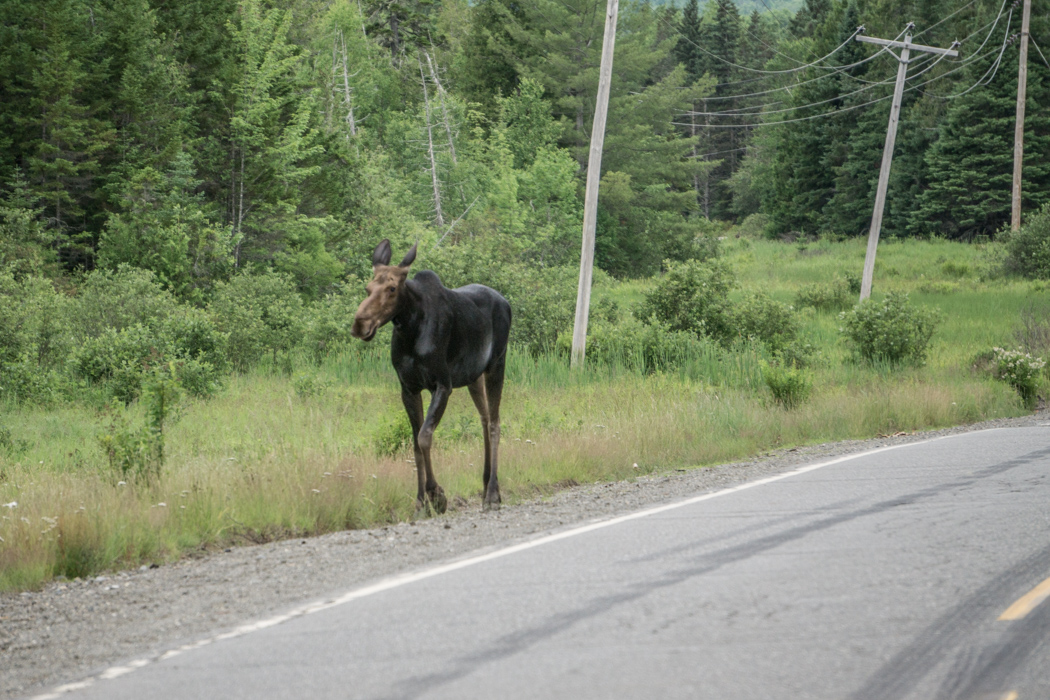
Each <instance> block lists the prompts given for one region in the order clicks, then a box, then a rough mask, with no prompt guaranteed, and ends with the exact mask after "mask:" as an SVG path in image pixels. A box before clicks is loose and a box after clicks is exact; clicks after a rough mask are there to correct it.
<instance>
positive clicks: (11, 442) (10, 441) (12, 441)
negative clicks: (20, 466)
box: [0, 425, 29, 459]
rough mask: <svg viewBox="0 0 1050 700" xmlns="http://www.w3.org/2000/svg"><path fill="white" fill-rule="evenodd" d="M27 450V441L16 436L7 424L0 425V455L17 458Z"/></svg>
mask: <svg viewBox="0 0 1050 700" xmlns="http://www.w3.org/2000/svg"><path fill="white" fill-rule="evenodd" d="M28 450H29V441H27V440H23V439H22V438H17V437H15V436H14V435H13V434H12V433H11V429H10V428H8V427H7V426H4V425H0V455H4V456H5V457H8V458H10V459H18V458H19V457H21V456H22V455H23V454H25V453H26V452H27V451H28Z"/></svg>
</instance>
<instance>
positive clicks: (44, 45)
mask: <svg viewBox="0 0 1050 700" xmlns="http://www.w3.org/2000/svg"><path fill="white" fill-rule="evenodd" d="M1044 2H1045V0H1035V7H1034V9H1033V13H1032V17H1033V20H1032V32H1031V34H1032V37H1033V40H1034V41H1036V42H1039V41H1042V42H1043V43H1048V44H1050V11H1048V10H1050V8H1047V7H1043V3H1044ZM759 7H760V8H761V10H762V11H759V8H755V9H752V10H751V12H750V13H744V12H742V11H741V10H740V8H738V7H737V6H736V5H735V4H734V2H733V0H710V1H709V2H708V3H707V4H706V5H703V6H701V5H699V4H698V2H697V0H688V2H686V4H685V5H684V6H683V7H676V6H675V5H673V4H660V5H656V4H649V3H645V2H634V1H633V0H632V1H628V2H625V3H624V4H623V5H622V8H621V13H620V21H619V28H618V39H617V46H616V57H615V67H614V75H613V84H612V98H611V104H610V108H609V109H610V116H609V122H608V129H607V136H606V141H605V155H604V160H603V163H602V167H603V172H602V188H601V195H600V203H599V207H600V213H599V221H598V235H597V241H598V243H597V247H598V264H599V266H600V267H601V268H602V269H604V270H605V271H607V272H608V273H610V274H612V275H614V276H618V277H623V276H646V275H651V274H653V273H654V272H656V271H658V270H659V269H660V267H661V264H662V262H663V261H664V260H667V259H672V260H673V259H688V258H690V257H696V255H697V251H696V250H695V248H696V247H697V246H698V245H699V246H701V247H702V246H703V242H702V239H703V237H704V236H705V235H710V234H712V233H717V231H718V230H719V226H718V223H719V222H737V223H739V222H742V221H744V220H745V219H747V218H748V217H752V219H751V221H750V224H751V226H752V228H758V229H760V230H761V231H763V232H764V233H765V234H767V235H770V236H782V235H785V234H792V233H795V234H806V235H820V234H830V235H833V236H836V237H852V236H858V235H863V234H865V233H866V230H867V226H868V224H869V222H870V216H871V212H870V209H871V202H872V200H873V188H874V184H875V181H876V179H877V172H878V165H879V162H880V159H881V154H882V146H883V141H884V138H885V130H886V121H887V115H888V111H889V99H888V97H889V96H890V94H891V91H892V87H893V85H892V82H893V79H894V76H895V74H896V70H897V61H896V60H894V57H893V56H891V55H890V54H889V52H887V51H879V47H877V46H873V45H871V44H862V43H860V42H857V41H854V40H853V37H854V35H855V34H856V33H857V30H858V27H861V26H863V28H864V29H863V32H864V33H865V34H867V35H869V36H877V37H884V38H891V39H892V38H901V36H902V34H903V33H904V30H905V22H906V21H912V22H914V23H915V26H914V28H913V29H911V30H909V31H910V32H911V33H912V34H913V37H914V41H916V42H925V43H927V44H929V45H933V46H942V47H947V46H949V45H951V43H952V41H953V40H956V39H958V40H960V41H961V44H960V46H959V49H960V55H959V57H958V58H945V57H937V56H934V55H931V54H913V60H912V65H911V66H909V79H908V83H907V89H906V91H905V93H904V95H905V97H904V104H903V112H902V119H901V124H900V129H899V134H898V137H897V157H896V160H895V161H894V167H893V174H892V179H891V182H890V193H891V194H890V197H889V205H888V209H887V212H886V220H885V225H884V235H887V236H896V237H921V238H926V237H930V236H939V237H947V238H954V239H965V240H972V239H973V238H974V237H978V236H985V237H992V236H994V235H995V233H996V231H997V230H999V229H1000V228H1001V227H1002V226H1003V224H1004V223H1005V222H1007V221H1008V219H1009V191H1010V184H1009V183H1010V175H1011V168H1012V158H1013V154H1012V135H1013V119H1014V106H1015V105H1014V101H1015V94H1016V93H1015V89H1016V77H1017V57H1018V51H1017V42H1016V38H1017V36H1018V33H1019V31H1020V16H1019V15H1020V12H1019V10H1018V4H1017V3H1013V4H1011V3H1010V2H1009V1H1008V2H1005V3H1004V2H1000V1H999V0H974V1H973V2H968V3H965V4H963V3H962V2H961V1H960V0H950V1H949V0H935V1H933V2H910V1H907V0H848V1H841V0H806V2H804V3H802V4H801V6H800V7H799V8H798V9H797V11H792V10H789V9H784V8H771V7H770V6H768V4H767V5H764V6H759ZM603 21H604V4H603V3H601V2H599V1H598V0H569V1H561V0H559V1H555V0H528V1H527V2H523V3H518V2H511V1H510V0H482V1H481V2H476V3H473V4H471V3H469V2H467V1H466V0H443V1H440V2H439V1H438V0H360V1H359V0H323V1H322V0H293V1H291V2H272V1H270V0H184V1H180V2H163V1H161V0H9V1H8V2H5V3H3V5H2V7H0V182H2V185H0V227H2V228H0V231H2V234H3V235H2V239H0V240H2V248H0V264H2V265H4V266H6V267H8V268H10V269H12V270H14V271H15V272H16V273H17V272H18V271H21V272H22V273H23V274H24V273H26V272H33V273H37V274H38V273H44V274H46V275H47V276H49V277H51V278H67V279H69V280H75V279H76V278H77V276H78V275H82V274H84V273H86V272H89V271H92V270H96V269H102V270H117V269H118V268H119V267H120V266H121V265H131V266H133V267H137V268H141V269H145V270H148V271H150V272H151V273H152V274H153V275H154V276H155V278H156V280H157V281H158V282H159V283H160V284H161V285H162V286H163V287H164V288H165V289H167V290H168V291H170V292H171V293H172V294H174V295H175V296H177V297H179V298H180V299H183V300H186V301H192V302H194V303H198V304H200V303H205V302H206V301H207V300H208V299H210V298H211V295H212V294H213V292H214V289H215V287H216V285H217V284H220V283H223V282H225V281H228V280H229V279H231V278H232V277H233V276H235V275H237V274H238V273H240V272H242V271H249V272H252V273H255V274H259V273H262V272H264V271H273V272H275V273H279V274H281V275H283V276H285V277H287V278H288V279H291V280H293V281H294V284H295V286H296V288H297V290H298V291H299V292H300V293H301V294H302V295H303V296H304V297H305V298H306V299H308V300H309V299H316V298H319V297H321V296H323V295H324V294H326V293H328V292H331V291H333V290H334V289H335V288H336V286H337V285H338V284H339V283H340V281H341V280H343V279H344V278H345V277H346V276H347V275H348V274H359V275H360V274H364V273H365V272H366V271H367V264H368V259H369V258H368V253H369V251H370V250H371V248H372V247H373V246H374V245H375V243H376V242H377V241H379V240H381V239H382V238H390V239H391V240H392V241H393V242H394V243H395V248H396V249H402V248H403V246H405V245H406V244H409V243H410V242H411V241H414V240H420V241H422V243H421V249H422V250H425V251H428V252H430V251H436V252H440V251H441V250H445V251H449V250H455V249H457V247H459V246H463V245H471V246H475V247H478V246H480V248H481V249H483V251H482V250H479V251H476V252H475V253H474V254H475V255H476V256H482V257H488V258H493V257H494V258H495V259H497V260H499V261H500V262H507V263H515V264H517V263H521V264H523V265H526V266H528V267H530V268H532V269H543V268H552V267H558V266H563V265H569V266H573V265H575V264H576V261H577V260H578V252H577V251H578V248H579V228H580V225H579V224H580V221H581V205H582V192H581V190H582V187H581V183H582V181H583V179H584V177H585V170H586V166H587V163H586V157H587V146H588V143H589V139H590V130H591V118H592V113H593V110H594V97H595V92H596V86H597V76H598V61H599V56H600V52H601V35H602V29H603ZM1043 37H1048V38H1046V39H1044V38H1043ZM1044 61H1045V59H1044V58H1043V57H1042V56H1041V53H1039V48H1038V43H1037V44H1036V48H1035V49H1034V50H1032V51H1031V68H1030V71H1029V77H1028V120H1027V127H1026V141H1025V190H1024V205H1025V209H1026V210H1028V211H1031V210H1032V209H1034V208H1037V207H1038V205H1040V204H1042V203H1043V202H1045V201H1046V200H1047V199H1048V197H1050V194H1048V192H1050V187H1048V185H1050V110H1048V109H1047V108H1046V107H1047V105H1048V103H1050V99H1048V97H1050V92H1048V91H1050V81H1048V77H1050V69H1048V67H1047V65H1045V63H1044ZM449 255H451V254H449ZM435 264H436V263H435ZM452 267H455V265H452ZM448 274H451V275H453V276H455V275H456V272H455V271H452V270H450V271H449V272H448Z"/></svg>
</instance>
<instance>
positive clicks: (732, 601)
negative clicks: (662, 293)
mask: <svg viewBox="0 0 1050 700" xmlns="http://www.w3.org/2000/svg"><path fill="white" fill-rule="evenodd" d="M1048 473H1050V427H1032V428H1019V429H1005V430H991V431H985V432H979V433H968V434H964V435H960V436H955V437H951V438H946V439H940V440H934V441H930V442H926V443H918V444H913V445H906V446H902V447H898V448H891V449H886V450H883V451H876V452H874V453H867V454H865V455H861V456H853V457H847V458H843V459H840V460H837V461H836V462H834V463H828V464H825V465H823V466H820V465H813V466H811V467H809V468H807V469H804V470H800V471H799V472H794V473H791V474H788V475H781V476H778V477H773V478H772V479H767V480H764V481H762V482H754V483H753V484H751V485H747V486H745V487H744V488H737V489H731V490H729V491H728V492H722V493H719V494H714V495H713V496H710V495H709V496H705V497H702V498H697V499H692V500H691V501H690V502H686V503H684V504H675V507H671V508H665V509H663V510H658V512H652V513H649V514H647V515H640V514H635V517H628V518H625V519H620V520H619V521H614V522H612V523H603V524H599V525H597V526H590V527H589V528H582V529H581V528H577V530H574V531H568V532H562V533H558V534H557V535H556V536H555V537H551V538H548V539H547V540H544V541H539V542H536V541H533V542H532V543H527V544H526V545H524V546H519V547H517V548H515V549H513V550H511V551H495V552H489V553H487V554H486V555H485V556H481V557H476V558H474V559H472V560H467V561H460V562H458V563H455V564H453V565H452V566H447V567H445V568H444V569H429V570H425V571H421V572H416V573H415V574H414V575H412V576H408V577H405V578H402V579H400V580H393V581H386V582H380V583H379V584H378V585H375V586H372V587H370V588H367V589H359V590H357V591H355V592H351V593H350V594H349V595H343V599H342V601H341V602H338V603H332V602H331V601H329V602H328V604H327V605H325V604H322V605H318V606H316V607H315V608H313V609H312V611H311V612H310V613H309V614H304V612H305V611H306V609H303V608H300V609H297V610H294V611H285V614H284V615H282V616H279V617H275V618H274V619H271V620H268V621H261V622H260V624H258V625H257V629H255V630H254V631H248V630H247V629H243V630H240V631H239V632H237V633H236V634H235V635H233V636H231V637H230V638H226V639H214V638H213V639H211V640H202V645H201V646H200V647H198V648H195V649H183V650H176V652H175V653H171V654H169V655H168V656H167V657H166V658H161V659H159V660H158V659H155V658H154V659H148V658H147V657H142V658H141V659H133V660H129V663H128V664H126V665H123V666H120V667H114V668H112V669H108V670H105V671H104V672H102V673H101V675H102V676H109V677H110V678H109V679H103V678H100V677H98V675H96V677H95V678H94V679H93V680H89V681H88V682H86V683H84V684H82V686H81V687H76V685H75V684H74V687H70V688H65V689H63V692H62V693H61V697H69V698H107V699H109V698H207V697H213V698H252V699H256V698H392V699H394V698H397V699H400V698H456V699H463V698H482V697H484V698H497V697H498V698H508V699H512V698H573V699H576V698H712V699H713V698H718V699H719V700H722V699H725V698H733V699H734V700H743V699H750V698H754V699H756V700H758V699H760V700H781V699H783V700H794V699H802V698H820V699H829V698H846V699H857V700H881V699H886V700H889V699H891V698H892V699H894V700H903V699H908V698H923V699H924V700H938V699H949V698H950V699H959V700H971V699H972V700H985V699H988V700H991V699H996V700H1028V699H1037V700H1046V699H1047V698H1050V635H1048V632H1050V601H1047V602H1043V603H1041V601H1042V600H1044V599H1045V597H1046V595H1047V594H1050V583H1044V582H1048V580H1050V478H1048ZM1040 584H1043V585H1042V586H1041V587H1040ZM339 595H342V594H341V593H336V594H334V597H338V596H339ZM1040 603H1041V604H1040ZM1004 613H1006V614H1005V615H1004ZM1004 616H1005V617H1009V618H1012V619H1000V618H1001V617H1004ZM275 623H277V624H275ZM139 666H141V667H139Z"/></svg>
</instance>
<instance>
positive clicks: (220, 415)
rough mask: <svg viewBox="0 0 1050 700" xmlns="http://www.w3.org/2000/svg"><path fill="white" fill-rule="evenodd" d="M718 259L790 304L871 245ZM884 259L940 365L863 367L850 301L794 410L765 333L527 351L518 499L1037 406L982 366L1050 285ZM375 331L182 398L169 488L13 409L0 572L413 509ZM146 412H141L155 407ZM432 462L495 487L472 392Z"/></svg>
mask: <svg viewBox="0 0 1050 700" xmlns="http://www.w3.org/2000/svg"><path fill="white" fill-rule="evenodd" d="M724 255H725V258H726V259H727V260H728V261H729V262H730V263H731V264H732V266H733V268H734V269H735V271H736V273H737V275H738V278H739V282H740V285H739V286H740V289H738V290H737V291H736V292H734V294H743V293H744V291H748V290H761V291H765V292H767V293H768V294H770V295H772V296H773V297H774V298H776V299H778V300H780V301H783V302H786V303H792V302H793V300H794V298H795V295H796V294H797V292H798V290H799V289H800V288H802V287H804V286H805V285H811V284H814V283H818V282H826V281H827V280H830V279H831V278H833V277H834V276H835V275H842V274H843V273H845V272H847V271H848V272H852V273H854V274H859V272H860V269H861V267H862V265H863V258H864V242H863V241H848V242H827V241H819V242H813V243H808V244H786V243H776V242H771V241H754V240H749V239H732V238H731V239H728V240H726V241H725V242H724ZM879 256H880V257H879V262H878V266H877V269H876V281H875V292H876V293H875V296H879V295H881V294H884V293H886V292H887V291H891V290H899V291H906V292H908V293H909V294H910V295H911V298H912V300H913V301H916V302H918V303H921V304H924V305H929V306H934V307H937V308H938V309H940V311H941V313H942V317H943V320H942V322H941V324H940V326H939V327H938V329H937V332H936V333H935V335H934V338H933V343H932V347H931V352H930V355H929V359H928V362H927V364H926V365H925V366H924V367H918V368H915V367H910V368H902V369H892V368H888V367H872V366H870V365H866V364H858V363H855V362H853V361H851V359H850V357H849V355H848V352H847V350H846V348H845V346H844V345H843V344H842V342H841V341H840V333H839V317H838V314H837V313H835V312H815V311H813V310H812V309H804V310H802V311H800V315H801V318H802V325H803V329H802V335H803V337H804V339H805V340H806V341H807V342H809V343H811V344H813V345H814V346H815V347H816V348H817V349H818V351H819V356H818V361H817V362H816V364H815V366H814V369H813V370H812V372H813V383H814V391H813V394H812V397H811V398H810V399H809V401H807V402H806V403H804V404H803V405H802V406H800V407H799V408H797V409H794V410H790V411H789V410H785V409H783V408H781V407H780V406H779V405H777V404H776V403H775V402H774V401H773V400H772V399H771V396H770V393H769V390H768V389H767V388H766V387H765V385H764V383H763V381H762V375H761V369H760V366H761V362H762V361H763V359H766V358H765V357H764V355H763V351H762V350H760V349H744V350H742V351H740V352H737V353H734V354H732V355H728V354H725V353H723V354H721V355H719V356H714V355H712V356H711V357H698V358H696V360H695V362H693V363H692V364H690V365H689V366H687V367H684V368H682V369H681V370H680V371H676V372H672V373H667V374H654V375H648V376H644V375H641V374H638V373H636V372H631V371H628V370H625V369H622V368H616V367H589V368H587V369H586V370H584V371H580V372H575V373H574V372H570V371H569V369H568V366H567V365H568V362H567V359H566V358H562V357H557V356H546V357H541V358H538V359H534V358H529V357H527V356H524V355H522V354H521V353H514V354H512V356H511V358H510V360H509V364H508V377H507V388H506V390H505V394H504V401H503V410H502V414H503V442H502V446H501V470H500V481H501V485H502V487H503V496H504V502H505V503H506V502H510V503H513V502H515V501H519V500H522V499H527V498H534V497H537V496H542V495H544V494H549V493H552V492H553V491H555V490H557V489H559V488H563V487H564V486H566V485H570V484H574V483H583V482H592V481H601V480H619V479H625V478H632V477H633V476H635V475H638V474H643V473H652V472H656V471H661V470H668V469H673V468H682V467H702V466H704V465H711V464H716V463H719V462H723V461H727V460H733V459H738V458H742V457H746V456H748V455H752V454H756V453H760V452H764V451H767V450H770V449H774V448H778V447H789V446H793V445H800V444H807V443H816V442H824V441H829V440H840V439H848V438H864V437H871V436H875V435H878V434H883V433H892V432H896V431H901V430H904V431H913V430H921V429H927V428H936V427H942V426H946V425H952V424H960V423H967V422H974V421H978V420H982V419H985V418H992V417H1002V416H1014V415H1020V414H1022V413H1023V412H1024V411H1025V409H1024V407H1023V406H1022V403H1021V401H1020V399H1019V397H1018V395H1017V393H1016V392H1015V391H1014V390H1013V389H1011V388H1010V387H1009V386H1007V385H1005V384H1003V383H1001V382H997V381H995V380H994V379H992V378H991V377H990V376H989V375H988V373H987V372H982V371H979V370H974V369H972V365H973V362H974V358H975V357H977V356H978V355H979V354H980V353H984V352H987V351H988V350H990V349H991V348H992V347H993V346H996V345H998V346H1015V345H1016V341H1015V339H1014V333H1015V331H1016V329H1017V327H1018V325H1019V323H1020V319H1021V314H1022V310H1023V309H1024V308H1025V307H1026V305H1027V306H1034V307H1035V308H1044V309H1045V308H1046V307H1047V306H1048V305H1050V295H1048V292H1047V290H1046V287H1045V285H1042V284H1040V283H1031V282H1027V281H1020V280H1012V279H1005V280H1004V279H998V278H996V277H995V276H994V275H990V274H989V271H991V270H993V269H994V268H995V264H996V256H997V250H996V247H995V246H994V245H988V246H973V245H965V244H957V243H946V242H919V241H908V242H895V241H886V242H884V244H882V245H881V247H880V251H879ZM650 283H651V282H646V281H627V282H608V283H606V284H605V286H603V287H601V288H599V289H596V291H595V294H596V297H597V298H602V297H607V298H611V299H614V300H616V301H617V303H618V304H619V305H620V307H621V308H625V309H626V308H630V307H631V306H632V305H633V304H635V303H637V302H638V301H640V300H641V299H642V296H643V294H644V292H645V290H646V288H647V287H648V285H649V284H650ZM377 343H378V344H375V345H373V346H372V347H370V348H368V349H366V350H364V351H362V350H361V349H356V350H353V351H350V352H346V353H343V354H341V355H338V356H334V357H329V358H328V359H327V360H326V361H325V362H324V363H323V364H322V365H320V366H315V365H313V364H312V363H310V362H308V361H307V360H306V359H305V358H300V360H299V361H298V362H297V363H296V364H295V369H294V371H293V373H292V375H290V376H289V375H287V374H285V373H283V372H276V371H271V369H270V368H267V367H261V368H258V369H257V370H255V371H254V372H252V373H249V374H246V375H240V376H235V377H233V378H231V380H230V382H229V384H228V386H227V388H226V389H225V390H224V391H223V392H222V393H221V394H220V395H219V396H217V397H216V398H213V399H212V400H210V401H207V402H184V403H183V404H182V406H181V408H180V410H179V416H178V420H177V421H175V422H174V423H171V424H170V426H169V427H168V428H167V430H166V464H165V467H164V471H163V475H162V478H161V479H160V481H159V482H158V483H155V484H153V485H145V484H136V483H135V482H134V481H131V482H130V483H126V484H120V483H118V480H119V479H118V477H117V476H115V474H114V473H113V472H112V470H111V469H110V468H109V466H108V462H107V459H106V457H105V455H104V454H103V452H102V449H101V448H100V446H99V442H98V439H97V436H98V435H99V433H100V432H101V431H102V429H103V426H104V424H105V422H106V420H108V418H107V417H106V416H105V415H102V414H100V413H99V412H97V411H96V410H94V409H91V408H88V407H84V406H80V405H64V406H58V407H52V408H50V409H43V408H27V407H21V408H17V409H16V408H13V407H7V408H4V409H3V410H2V411H0V426H2V427H3V428H5V429H6V432H5V433H3V434H4V435H6V436H7V437H6V438H5V440H4V441H2V442H0V538H2V540H0V589H19V588H30V587H34V586H38V585H40V584H41V583H42V582H45V581H47V580H49V579H50V578H53V577H55V576H67V577H74V576H84V575H89V574H93V573H96V572H99V571H103V570H106V569H111V568H119V567H129V566H137V565H139V564H140V563H142V562H147V561H157V560H170V559H174V558H178V557H180V556H183V555H185V554H186V553H187V552H190V551H195V550H202V549H204V550H206V549H209V548H216V547H222V546H225V545H227V544H229V543H236V542H255V541H265V540H269V539H274V538H280V537H287V536H300V535H306V534H316V533H322V532H327V531H332V530H337V529H341V528H353V527H367V526H370V525H375V524H378V523H383V522H390V521H397V520H403V519H408V518H411V517H413V506H414V498H415V476H414V465H413V464H412V463H411V460H410V458H411V450H410V449H407V450H406V449H403V448H402V449H397V447H396V446H397V444H398V442H399V439H400V438H403V437H404V432H403V431H404V428H403V423H404V421H403V418H402V417H401V414H402V409H401V403H400V398H399V391H398V386H397V379H396V376H395V375H394V372H393V370H392V369H391V368H390V366H389V362H388V359H387V356H386V353H387V349H386V347H385V346H384V345H382V341H381V340H380V341H377ZM130 413H131V415H130V416H129V420H131V421H132V422H135V421H141V420H142V416H141V408H138V407H136V406H135V405H133V406H132V407H131V409H130ZM434 462H435V465H436V468H437V472H438V479H439V481H440V482H441V483H442V485H443V487H444V488H445V491H446V493H447V495H448V496H449V501H450V503H451V504H453V505H452V507H453V508H454V507H456V506H457V504H462V503H464V502H470V501H477V500H479V499H480V493H481V440H480V427H479V424H478V420H477V417H476V413H475V412H474V408H473V405H472V403H471V401H470V398H469V396H468V394H467V392H465V391H458V392H456V393H455V394H454V395H453V398H452V400H451V402H450V407H449V409H448V411H447V413H446V415H445V418H444V420H443V422H442V424H441V426H440V428H439V429H438V432H437V436H436V441H435V451H434ZM12 503H17V505H10V504H12ZM4 504H8V506H7V507H3V505H4Z"/></svg>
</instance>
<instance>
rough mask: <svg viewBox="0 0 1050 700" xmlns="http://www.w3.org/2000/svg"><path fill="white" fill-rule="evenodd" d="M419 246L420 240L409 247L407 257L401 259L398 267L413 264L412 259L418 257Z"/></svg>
mask: <svg viewBox="0 0 1050 700" xmlns="http://www.w3.org/2000/svg"><path fill="white" fill-rule="evenodd" d="M418 246H419V241H416V242H415V243H413V244H412V247H411V248H409V249H408V252H407V253H405V259H404V260H402V261H401V264H400V265H398V267H408V266H409V265H411V264H412V261H413V260H415V259H416V248H417V247H418Z"/></svg>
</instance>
